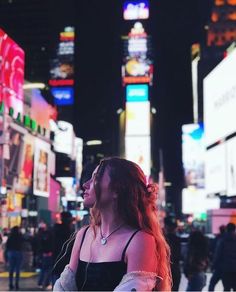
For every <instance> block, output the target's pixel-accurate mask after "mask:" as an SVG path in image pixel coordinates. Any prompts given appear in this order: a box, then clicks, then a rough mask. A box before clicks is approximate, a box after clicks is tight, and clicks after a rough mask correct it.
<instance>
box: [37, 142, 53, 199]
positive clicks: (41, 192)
mask: <svg viewBox="0 0 236 292" xmlns="http://www.w3.org/2000/svg"><path fill="white" fill-rule="evenodd" d="M49 155H50V144H49V143H47V142H45V141H43V140H41V139H38V138H36V139H35V151H34V184H33V186H34V188H33V193H34V195H36V196H42V197H49V188H50V174H49Z"/></svg>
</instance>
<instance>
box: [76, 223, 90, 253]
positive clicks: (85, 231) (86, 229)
mask: <svg viewBox="0 0 236 292" xmlns="http://www.w3.org/2000/svg"><path fill="white" fill-rule="evenodd" d="M89 227H90V226H87V227H86V228H85V230H84V234H83V237H82V240H81V243H80V247H79V250H81V247H82V245H83V242H84V238H85V235H86V233H87V231H88V229H89Z"/></svg>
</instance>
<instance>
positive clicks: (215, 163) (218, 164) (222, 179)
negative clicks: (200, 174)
mask: <svg viewBox="0 0 236 292" xmlns="http://www.w3.org/2000/svg"><path fill="white" fill-rule="evenodd" d="M226 189H227V187H226V146H225V143H221V144H218V145H217V146H215V147H213V148H211V149H209V150H207V151H206V191H207V194H216V193H220V194H226Z"/></svg>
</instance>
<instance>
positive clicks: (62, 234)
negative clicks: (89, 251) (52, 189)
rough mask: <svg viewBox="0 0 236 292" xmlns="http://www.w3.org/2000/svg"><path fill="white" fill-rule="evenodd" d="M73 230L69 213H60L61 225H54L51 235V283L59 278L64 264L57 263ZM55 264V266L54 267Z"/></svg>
mask: <svg viewBox="0 0 236 292" xmlns="http://www.w3.org/2000/svg"><path fill="white" fill-rule="evenodd" d="M73 231H74V228H73V217H72V214H71V213H70V212H69V211H63V212H61V223H60V224H58V223H57V224H55V225H54V227H53V230H52V234H53V262H54V268H53V275H52V282H53V283H54V282H55V281H56V280H57V279H58V278H59V277H60V274H61V272H62V271H63V269H64V264H63V262H62V261H60V262H59V263H57V262H58V259H59V258H60V257H61V255H62V251H63V245H64V244H65V243H66V242H67V241H68V239H70V237H71V235H72V233H73ZM55 264H56V266H55Z"/></svg>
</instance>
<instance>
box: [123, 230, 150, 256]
mask: <svg viewBox="0 0 236 292" xmlns="http://www.w3.org/2000/svg"><path fill="white" fill-rule="evenodd" d="M155 247H156V243H155V238H154V236H153V235H151V234H149V233H147V232H145V231H139V232H137V233H136V234H135V236H134V237H133V238H132V240H131V242H130V248H129V250H130V251H131V252H135V253H136V252H139V251H143V249H144V248H149V249H150V248H151V249H155Z"/></svg>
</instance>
